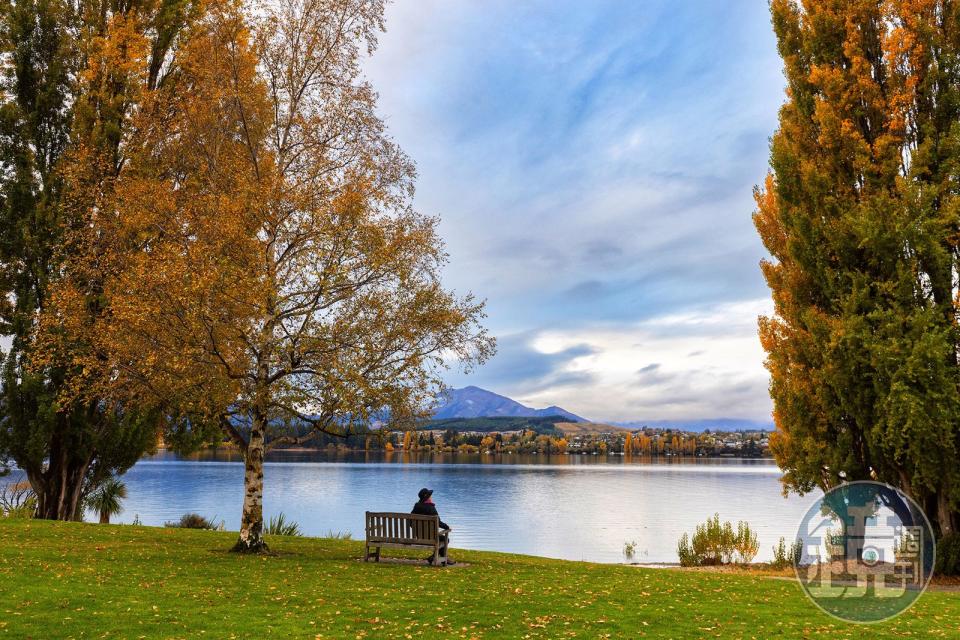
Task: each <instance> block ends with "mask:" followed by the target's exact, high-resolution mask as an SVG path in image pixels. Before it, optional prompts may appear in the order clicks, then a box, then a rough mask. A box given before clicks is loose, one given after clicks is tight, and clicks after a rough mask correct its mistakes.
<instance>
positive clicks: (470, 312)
mask: <svg viewBox="0 0 960 640" xmlns="http://www.w3.org/2000/svg"><path fill="white" fill-rule="evenodd" d="M382 12H383V6H382V3H381V2H379V1H376V0H284V1H283V2H280V3H275V4H271V5H268V6H266V7H265V8H264V9H263V11H258V12H255V13H254V12H245V11H244V10H243V8H242V7H241V6H239V5H238V4H237V3H234V2H231V1H229V0H224V1H220V2H211V3H209V6H208V11H207V13H206V15H205V16H204V17H203V18H202V19H201V20H199V21H198V22H197V23H196V24H195V25H194V26H193V28H192V30H191V33H190V34H189V38H188V39H187V45H185V46H184V47H183V49H182V50H181V53H180V55H179V56H178V60H177V61H176V68H175V71H174V78H175V80H174V81H172V82H170V83H169V84H167V85H165V86H162V87H159V88H158V90H157V91H153V92H151V93H150V95H149V96H148V99H147V100H146V101H145V103H144V107H143V109H142V112H141V114H140V117H139V119H138V120H137V124H136V132H135V135H133V136H131V137H130V139H129V140H128V147H127V160H126V163H125V165H124V167H123V169H122V171H121V172H120V175H119V176H118V178H117V180H116V184H115V186H114V189H113V191H112V195H111V197H110V198H109V199H107V200H105V201H104V202H103V203H102V204H101V205H99V206H98V207H96V214H95V215H96V218H97V225H96V233H81V234H79V235H80V239H79V240H78V242H77V245H76V250H75V252H74V253H75V256H76V257H75V259H74V260H73V261H72V262H71V263H70V269H69V271H70V275H69V276H68V277H65V278H63V279H62V281H61V282H60V286H59V287H58V289H57V291H56V300H57V302H58V304H57V305H56V306H55V313H53V314H51V315H50V316H49V317H48V318H46V320H45V322H44V327H46V328H47V331H45V332H44V333H45V335H47V336H48V339H49V347H50V350H51V351H54V352H56V351H57V350H58V349H67V348H70V347H72V345H75V344H77V343H78V342H81V343H83V344H85V345H86V348H85V349H84V350H83V351H82V352H78V351H77V350H76V349H73V351H72V353H74V358H75V360H74V362H75V365H76V366H78V367H81V368H82V369H83V370H84V371H87V372H89V377H88V379H87V381H86V385H85V387H86V388H87V389H95V390H96V393H97V394H98V395H101V396H106V397H110V398H115V399H117V400H118V401H123V402H137V403H139V404H142V405H143V406H144V407H145V408H147V409H151V408H158V407H159V408H162V409H163V410H164V412H165V413H166V414H167V415H170V416H174V417H175V419H174V420H172V421H171V422H172V424H173V433H172V434H170V435H171V437H174V438H186V439H198V438H200V439H202V438H205V437H209V434H210V433H212V431H211V429H214V428H215V429H217V430H219V432H220V433H221V434H222V435H223V437H227V438H229V439H230V440H231V441H232V442H233V443H234V444H236V445H237V447H238V448H239V449H240V451H241V452H242V453H243V456H244V459H245V471H244V502H243V512H242V519H241V529H240V536H239V539H238V541H237V544H236V545H235V547H234V550H236V551H240V552H259V551H263V550H265V549H266V544H265V542H264V540H263V535H262V534H263V458H264V454H265V453H266V451H267V450H268V449H269V448H271V447H275V446H278V445H285V444H299V443H304V442H307V441H308V440H310V439H311V438H313V437H315V436H316V435H318V434H321V433H325V434H333V435H341V436H346V435H349V434H351V433H355V432H356V431H357V430H358V429H361V428H362V429H366V427H367V425H369V424H371V423H373V422H374V421H378V422H381V423H383V424H384V425H385V426H384V428H395V427H398V426H399V427H405V426H408V425H409V424H410V423H411V422H412V421H413V420H415V419H417V418H418V417H419V416H420V415H422V414H423V413H424V411H425V410H426V408H427V407H428V405H429V403H430V402H431V401H432V398H433V397H434V396H435V394H436V393H437V391H438V389H439V387H440V386H441V381H440V378H439V375H440V372H441V371H442V369H443V368H444V367H445V366H447V365H449V364H450V363H453V362H460V363H461V364H463V365H464V366H469V365H470V364H472V363H475V362H478V361H482V360H483V359H485V358H486V357H487V356H488V355H489V353H490V352H491V350H492V349H493V342H492V339H490V338H489V337H488V336H487V334H486V332H485V331H484V330H483V329H482V328H481V327H480V325H479V320H480V319H481V317H482V304H481V303H479V302H477V301H476V300H474V299H473V298H472V297H471V296H466V297H457V296H455V295H454V294H452V293H450V292H448V291H446V290H445V289H444V288H443V287H442V286H441V283H440V277H439V276H440V269H441V267H442V266H443V264H444V262H445V260H446V257H445V254H444V252H443V247H442V243H441V241H440V239H439V238H438V236H437V234H436V220H435V219H433V218H430V217H425V216H423V215H420V214H418V213H417V212H416V211H414V210H413V209H412V208H411V206H410V199H411V197H412V192H413V178H414V168H413V164H412V163H411V161H410V160H409V159H408V158H407V157H406V156H405V155H404V154H403V153H402V151H401V150H400V149H399V148H398V147H397V146H396V145H395V144H394V143H393V142H392V141H391V140H390V138H389V137H388V136H387V134H386V132H385V130H384V126H383V123H382V122H381V121H380V119H379V118H378V117H377V115H376V113H375V94H374V92H373V90H372V89H371V87H370V86H369V85H367V84H366V83H365V82H364V81H363V80H362V78H361V76H360V70H359V61H360V57H361V54H362V53H364V52H372V50H373V48H374V46H375V44H376V35H377V33H378V31H379V30H380V29H381V28H382ZM91 279H96V280H99V281H101V282H103V292H102V300H103V305H104V306H105V308H107V309H108V310H109V313H105V314H101V315H100V316H99V317H98V319H97V322H96V323H95V324H94V325H91V324H90V323H89V322H88V320H87V318H88V316H85V315H84V313H83V309H84V306H85V304H86V303H85V297H86V296H85V295H84V291H83V287H82V284H83V283H84V282H86V281H89V280H91ZM78 285H79V286H78ZM386 449H387V450H388V451H390V450H392V449H393V445H392V444H391V443H390V442H387V444H386Z"/></svg>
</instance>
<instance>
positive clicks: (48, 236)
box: [0, 0, 192, 520]
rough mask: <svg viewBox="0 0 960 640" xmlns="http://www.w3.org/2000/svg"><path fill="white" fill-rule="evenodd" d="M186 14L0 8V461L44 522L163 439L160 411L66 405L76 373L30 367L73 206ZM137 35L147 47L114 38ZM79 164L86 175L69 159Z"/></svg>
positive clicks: (32, 2) (54, 365) (67, 513)
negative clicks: (25, 487) (18, 473)
mask: <svg viewBox="0 0 960 640" xmlns="http://www.w3.org/2000/svg"><path fill="white" fill-rule="evenodd" d="M191 11H192V9H191V4H190V3H189V2H186V1H184V0H158V1H151V0H143V1H136V0H135V1H134V2H128V3H126V2H125V3H120V2H104V3H98V4H95V5H94V4H88V3H79V4H73V3H69V2H66V1H64V0H6V1H4V2H3V3H2V4H0V60H2V62H0V65H2V69H0V72H2V75H0V83H2V86H0V334H2V335H4V336H8V337H9V338H10V343H9V347H8V349H7V352H6V353H4V354H2V355H3V368H2V381H0V384H2V389H0V462H4V463H7V464H9V463H10V462H12V463H14V464H16V465H17V466H18V467H19V468H21V469H23V470H24V471H25V472H26V474H27V477H28V479H29V481H30V484H31V486H32V487H33V489H34V491H35V492H36V494H37V501H38V508H37V515H38V516H39V517H42V518H50V519H60V520H73V519H77V518H79V517H80V516H81V511H82V509H81V506H82V504H83V499H82V498H83V494H84V492H85V491H86V490H87V488H88V487H91V486H93V485H95V484H97V483H98V482H100V481H102V480H103V479H104V478H107V477H110V476H112V475H114V474H117V473H122V472H123V471H124V470H126V469H127V468H129V467H130V466H131V465H132V464H134V463H135V462H136V460H137V459H138V458H139V457H140V455H141V454H142V453H143V452H144V451H145V450H146V449H148V448H149V447H150V446H152V445H153V443H154V442H155V441H156V432H157V426H158V420H157V415H156V414H149V413H144V412H131V411H128V410H126V409H125V408H124V407H123V406H122V405H119V404H116V403H107V402H104V401H102V400H101V399H98V398H85V399H84V400H82V401H64V397H63V394H62V393H61V392H62V390H63V389H64V388H65V387H66V386H68V385H69V384H71V381H72V380H74V379H75V374H76V371H75V370H74V368H73V367H71V366H70V365H69V364H67V363H66V362H64V361H62V360H56V359H54V360H48V361H47V362H46V363H45V365H44V366H42V367H37V366H35V360H36V358H35V356H36V353H35V352H34V350H33V344H32V337H33V335H34V332H35V322H36V318H37V317H38V315H39V313H40V312H41V311H43V310H44V309H45V308H46V307H47V306H48V305H49V303H50V299H49V289H50V286H51V284H52V282H53V281H54V280H55V278H56V277H57V275H58V274H59V273H60V272H61V265H62V261H63V259H64V253H63V251H62V247H63V246H64V242H65V240H66V239H67V238H68V237H69V232H70V230H71V228H74V227H76V226H77V225H78V224H82V222H83V219H82V218H78V217H77V215H76V212H77V211H78V208H77V207H76V206H75V205H76V204H77V202H78V200H80V199H82V198H84V197H87V196H89V195H91V194H96V193H97V192H99V191H103V190H104V189H108V188H109V184H110V178H111V176H112V175H115V174H116V172H117V171H118V169H119V167H120V166H121V164H122V158H123V153H122V145H121V141H122V132H123V130H124V127H125V126H126V123H127V119H128V115H129V112H130V111H131V110H132V109H133V107H134V105H135V96H136V94H137V92H139V91H140V90H141V89H143V88H146V89H150V88H152V87H154V86H156V85H158V84H159V83H161V82H162V81H163V77H164V73H165V69H167V68H168V67H169V62H170V60H171V57H172V55H173V52H174V51H175V49H176V47H177V44H178V38H179V34H180V33H181V32H182V30H183V28H184V26H185V25H186V23H187V22H188V19H189V15H190V12H191ZM124 39H126V42H124V41H123V40H124ZM133 40H140V41H142V43H143V47H142V48H141V49H124V48H123V47H122V46H121V47H113V46H112V45H116V44H121V45H123V44H129V43H130V42H132V41H133ZM134 51H143V52H144V55H143V57H142V60H138V61H137V62H138V63H142V65H141V66H142V73H138V74H137V75H131V74H129V73H128V72H129V71H130V67H129V66H128V65H126V64H118V63H122V62H131V60H132V58H131V56H132V55H133V52H134ZM121 58H126V60H125V61H124V60H121ZM94 158H96V159H97V160H98V161H96V162H89V161H90V160H92V159H94ZM84 163H86V164H85V169H86V171H85V173H84V175H83V177H84V178H85V179H87V181H86V182H84V183H81V182H79V181H77V180H76V179H75V176H74V177H71V175H70V171H69V168H68V167H69V166H70V165H71V164H72V165H73V166H74V167H77V166H81V165H82V164H84ZM81 184H82V186H83V189H82V190H79V189H78V187H79V186H81ZM90 284H91V285H92V286H90V287H89V289H88V290H87V294H88V299H89V303H90V305H89V308H90V311H91V313H97V312H98V305H97V303H96V301H97V289H96V286H95V283H90Z"/></svg>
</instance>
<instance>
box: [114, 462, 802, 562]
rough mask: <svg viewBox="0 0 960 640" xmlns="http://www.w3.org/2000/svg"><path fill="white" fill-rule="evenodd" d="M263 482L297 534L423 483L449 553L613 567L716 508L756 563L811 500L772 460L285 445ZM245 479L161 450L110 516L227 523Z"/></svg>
mask: <svg viewBox="0 0 960 640" xmlns="http://www.w3.org/2000/svg"><path fill="white" fill-rule="evenodd" d="M405 460H406V461H407V463H406V464H404V461H405ZM264 474H265V482H266V495H265V499H264V503H265V512H266V515H267V516H268V517H269V516H270V515H275V514H277V513H279V512H281V511H282V512H284V513H285V514H286V515H287V516H288V517H290V518H292V519H293V520H296V521H297V522H299V523H300V525H301V528H302V529H303V531H304V533H305V534H307V535H322V534H324V533H326V532H328V531H342V532H350V533H352V534H353V536H354V537H355V538H358V539H361V538H362V537H363V525H364V522H363V518H364V515H363V514H364V511H367V510H369V511H409V510H410V508H411V507H412V505H413V503H414V502H415V500H416V494H417V491H418V490H419V489H420V487H423V486H428V487H431V488H433V489H435V490H436V493H435V495H434V499H435V500H436V502H437V504H438V508H439V509H440V513H441V514H442V516H443V519H444V520H445V521H446V522H448V523H450V524H451V526H453V527H454V529H455V531H454V535H453V540H454V546H455V547H465V548H471V549H486V550H493V551H508V552H513V553H527V554H532V555H541V556H549V557H555V558H566V559H573V560H581V559H583V560H593V561H599V562H619V561H622V560H623V555H622V550H623V544H624V542H628V541H636V542H637V550H638V551H637V557H636V559H637V560H638V561H641V562H673V561H676V541H677V539H678V538H679V537H680V535H681V534H682V533H683V532H684V531H692V529H693V528H694V527H695V526H696V524H697V523H699V522H702V521H703V520H705V519H706V518H707V517H708V516H710V515H712V514H713V513H714V512H719V513H720V515H721V517H722V518H724V519H730V520H734V521H736V520H741V519H742V520H747V521H749V522H750V524H751V525H753V526H754V527H755V528H756V529H757V532H758V535H759V538H760V543H761V552H760V556H759V557H758V558H759V559H763V558H768V557H769V556H770V555H771V551H770V547H771V546H772V545H774V544H775V543H776V541H777V539H778V538H779V537H780V536H785V537H787V538H788V539H790V538H791V537H792V536H793V535H794V533H795V529H796V526H797V523H798V522H799V521H800V518H801V516H802V514H803V512H804V511H805V510H806V508H807V506H808V505H809V504H811V503H812V502H813V501H815V500H816V498H817V497H818V496H806V497H804V498H799V497H796V496H792V497H790V498H789V499H784V498H783V497H782V496H781V493H780V484H779V477H780V471H779V469H778V468H777V467H776V466H775V465H774V464H773V463H772V462H771V461H768V460H736V459H724V460H707V459H689V458H686V459H667V460H665V461H658V462H653V461H651V460H649V459H647V460H644V459H642V458H633V459H630V460H627V459H623V458H617V457H611V458H602V459H600V458H599V457H598V456H597V457H595V456H551V457H549V459H548V458H547V457H546V456H518V455H514V456H499V457H494V456H479V455H467V456H464V455H455V456H438V455H432V456H431V455H420V456H418V455H417V454H410V455H408V456H406V457H405V456H403V455H402V454H399V453H395V454H389V455H387V454H383V453H373V452H371V453H368V454H365V453H362V452H361V453H345V454H334V455H330V454H326V453H323V452H315V451H309V452H307V451H297V452H291V451H281V452H274V453H272V454H271V456H270V457H269V458H268V462H267V464H266V465H265V470H264ZM242 479H243V467H242V462H241V460H240V458H239V456H238V455H236V454H229V453H223V452H202V453H200V454H197V455H194V456H190V457H188V458H186V459H182V458H178V457H176V456H174V455H173V454H170V453H160V454H158V455H156V456H153V457H151V458H146V459H144V460H142V461H141V462H139V463H138V464H137V465H136V466H135V467H134V468H133V469H131V470H130V471H129V472H128V473H127V475H126V476H125V478H124V480H125V482H126V483H127V486H128V489H129V498H128V499H127V500H126V501H125V503H124V507H125V510H124V512H123V513H122V514H121V515H120V517H119V518H118V520H119V521H121V522H131V521H132V520H133V519H134V517H135V515H139V518H140V520H141V521H142V522H143V523H144V524H149V525H161V524H163V523H164V522H165V521H169V520H177V519H179V517H180V516H181V515H182V514H184V513H186V512H188V511H194V512H197V513H200V514H202V515H205V516H208V517H214V516H215V517H217V518H218V519H223V520H224V521H225V523H226V526H227V528H228V529H236V528H238V527H239V519H240V507H241V504H242V494H243V490H242V481H243V480H242Z"/></svg>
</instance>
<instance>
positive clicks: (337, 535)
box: [323, 529, 353, 540]
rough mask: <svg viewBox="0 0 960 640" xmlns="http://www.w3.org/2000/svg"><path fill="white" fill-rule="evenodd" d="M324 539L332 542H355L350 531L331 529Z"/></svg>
mask: <svg viewBox="0 0 960 640" xmlns="http://www.w3.org/2000/svg"><path fill="white" fill-rule="evenodd" d="M323 537H324V538H330V539H332V540H353V534H352V533H350V532H349V531H334V530H333V529H329V530H328V531H327V534H326V535H325V536H323Z"/></svg>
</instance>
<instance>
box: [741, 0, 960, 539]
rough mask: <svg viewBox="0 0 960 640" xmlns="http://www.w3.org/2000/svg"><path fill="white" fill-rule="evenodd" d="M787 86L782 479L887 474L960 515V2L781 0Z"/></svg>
mask: <svg viewBox="0 0 960 640" xmlns="http://www.w3.org/2000/svg"><path fill="white" fill-rule="evenodd" d="M771 12H772V16H773V26H774V30H775V32H776V36H777V42H778V48H779V52H780V55H781V57H782V58H783V61H784V72H785V75H786V78H787V84H788V89H787V100H786V103H785V104H784V105H783V107H782V108H781V110H780V126H779V129H778V130H777V132H776V133H775V134H774V136H773V139H772V142H771V153H770V165H771V169H772V172H771V174H770V175H769V176H768V178H767V180H766V182H765V184H764V186H763V188H762V189H758V190H757V193H756V200H757V211H756V213H755V215H754V221H755V223H756V226H757V229H758V230H759V232H760V236H761V238H762V239H763V242H764V245H765V246H766V248H767V249H768V250H769V252H770V254H771V255H772V257H773V260H771V261H769V262H765V263H764V264H763V273H764V275H765V277H766V280H767V283H768V285H769V286H770V289H771V291H772V293H773V300H774V309H775V311H774V315H773V316H771V317H766V318H762V319H761V321H760V337H761V341H762V343H763V346H764V348H765V349H766V351H767V354H768V359H767V367H768V369H769V370H770V373H771V383H770V392H771V396H772V397H773V400H774V418H775V421H776V425H777V430H776V432H775V433H774V434H773V435H772V436H771V439H770V446H771V450H772V451H773V453H774V456H775V457H776V459H777V461H778V463H779V464H780V466H781V467H783V469H784V470H785V474H784V477H783V483H784V487H785V490H794V491H799V492H801V493H802V492H806V491H809V490H812V489H814V488H820V489H824V490H827V489H830V488H832V487H834V486H837V485H838V484H842V483H843V482H845V481H848V480H860V479H871V478H872V479H877V480H881V481H884V482H887V483H889V484H891V485H894V486H897V487H899V488H900V489H902V490H903V491H905V492H906V493H907V494H909V495H910V496H912V497H913V498H914V499H916V500H917V501H918V502H919V503H920V504H921V505H923V506H924V508H925V510H926V512H927V513H928V515H929V516H930V518H931V520H933V521H935V523H936V526H937V528H938V530H939V533H940V534H941V535H948V534H950V533H952V532H955V531H956V527H957V525H958V524H960V521H958V509H960V460H958V439H960V393H958V384H960V367H958V338H960V334H958V326H957V275H956V274H957V273H958V267H960V265H958V262H957V258H958V253H957V243H958V240H960V234H958V230H960V228H958V223H960V218H958V200H957V192H958V188H960V186H958V185H960V175H958V173H960V125H958V123H960V6H958V5H957V4H956V3H953V2H946V1H939V0H920V1H916V2H913V1H911V2H907V1H894V0H889V1H879V0H872V1H867V0H855V1H847V0H844V1H840V0H805V1H804V2H803V3H802V4H798V3H797V2H795V1H793V0H773V2H772V3H771Z"/></svg>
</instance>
